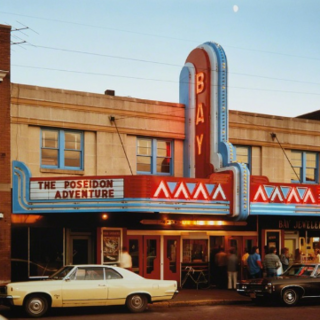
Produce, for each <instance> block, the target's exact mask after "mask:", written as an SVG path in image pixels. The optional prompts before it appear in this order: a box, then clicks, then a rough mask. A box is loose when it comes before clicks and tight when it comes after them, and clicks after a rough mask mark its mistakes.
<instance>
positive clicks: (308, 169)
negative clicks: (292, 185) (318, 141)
mask: <svg viewBox="0 0 320 320" xmlns="http://www.w3.org/2000/svg"><path fill="white" fill-rule="evenodd" d="M318 162H319V161H318V153H317V152H309V151H296V150H291V164H292V167H293V169H294V170H292V174H291V182H300V183H318V170H319V164H318Z"/></svg>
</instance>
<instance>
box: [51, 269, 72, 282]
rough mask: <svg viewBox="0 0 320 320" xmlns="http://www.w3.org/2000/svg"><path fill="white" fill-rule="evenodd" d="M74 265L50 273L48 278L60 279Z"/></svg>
mask: <svg viewBox="0 0 320 320" xmlns="http://www.w3.org/2000/svg"><path fill="white" fill-rule="evenodd" d="M73 268H74V267H73V266H66V267H63V268H61V269H60V270H58V271H57V272H55V273H54V274H52V275H51V276H50V277H49V279H54V280H62V279H63V278H64V277H65V276H66V275H67V274H68V273H69V272H70V271H71V270H72V269H73Z"/></svg>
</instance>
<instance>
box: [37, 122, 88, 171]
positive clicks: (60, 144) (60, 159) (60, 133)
mask: <svg viewBox="0 0 320 320" xmlns="http://www.w3.org/2000/svg"><path fill="white" fill-rule="evenodd" d="M43 131H56V132H58V165H57V166H50V165H43V164H42V158H41V157H42V152H40V167H41V168H46V169H63V170H77V171H82V170H83V162H84V161H83V158H84V139H83V137H84V135H83V132H82V131H78V130H65V129H56V128H41V135H40V151H41V150H42V133H43ZM66 132H72V133H79V134H80V136H81V143H80V150H78V151H79V152H80V167H69V166H65V165H64V152H65V150H66V149H65V143H64V142H65V139H64V137H65V133H66ZM45 149H46V148H45ZM68 150H69V149H68Z"/></svg>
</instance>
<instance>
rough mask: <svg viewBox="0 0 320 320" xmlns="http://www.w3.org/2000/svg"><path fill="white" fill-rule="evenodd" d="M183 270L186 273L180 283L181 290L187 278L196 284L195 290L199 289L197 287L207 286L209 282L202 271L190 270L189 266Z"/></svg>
mask: <svg viewBox="0 0 320 320" xmlns="http://www.w3.org/2000/svg"><path fill="white" fill-rule="evenodd" d="M184 270H185V271H187V273H186V274H185V276H184V278H183V280H182V281H181V288H183V286H184V285H185V283H186V281H187V279H188V278H190V279H191V280H192V281H193V282H194V283H195V284H196V286H197V290H198V289H199V285H202V284H209V280H208V279H207V277H206V275H205V273H204V271H203V270H197V269H194V268H192V267H191V266H187V267H185V269H184ZM209 286H210V284H209ZM203 288H206V287H203Z"/></svg>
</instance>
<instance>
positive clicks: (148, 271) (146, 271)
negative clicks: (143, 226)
mask: <svg viewBox="0 0 320 320" xmlns="http://www.w3.org/2000/svg"><path fill="white" fill-rule="evenodd" d="M128 244H129V254H130V255H131V257H132V271H133V272H135V273H137V274H139V275H140V276H142V277H145V278H149V279H160V236H128Z"/></svg>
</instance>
